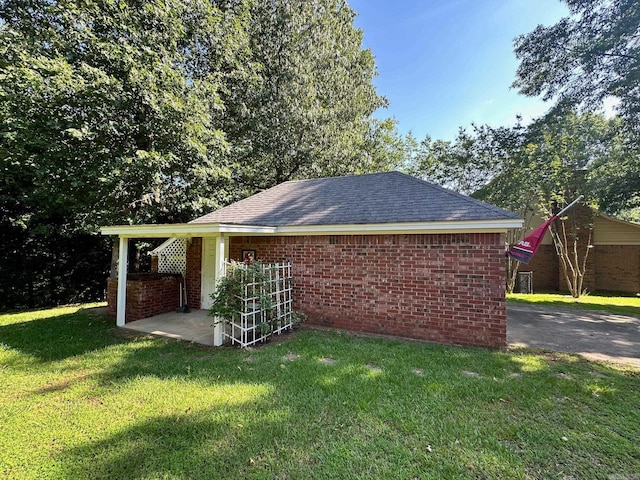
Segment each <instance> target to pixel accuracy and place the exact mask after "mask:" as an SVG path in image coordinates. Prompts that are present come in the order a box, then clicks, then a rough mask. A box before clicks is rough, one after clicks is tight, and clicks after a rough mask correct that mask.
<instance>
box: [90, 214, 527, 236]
mask: <svg viewBox="0 0 640 480" xmlns="http://www.w3.org/2000/svg"><path fill="white" fill-rule="evenodd" d="M523 222H524V221H523V220H522V219H519V218H508V219H493V220H464V221H444V222H411V223H371V224H345V225H285V226H282V227H271V226H264V225H235V224H227V223H176V224H162V225H116V226H111V227H102V228H101V229H100V232H101V233H102V234H103V235H119V236H121V237H124V238H166V237H194V236H216V235H219V234H221V233H228V234H238V235H349V234H369V235H371V234H385V233H386V234H393V233H491V232H504V231H506V230H508V229H511V228H520V227H522V224H523Z"/></svg>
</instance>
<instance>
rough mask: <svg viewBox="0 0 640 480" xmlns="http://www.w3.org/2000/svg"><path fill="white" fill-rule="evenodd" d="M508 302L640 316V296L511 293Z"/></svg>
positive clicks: (508, 295)
mask: <svg viewBox="0 0 640 480" xmlns="http://www.w3.org/2000/svg"><path fill="white" fill-rule="evenodd" d="M507 301H509V302H519V303H531V304H537V305H551V306H556V307H572V308H581V309H584V310H599V311H603V312H609V313H616V314H620V315H635V316H640V294H639V295H628V296H620V294H614V293H612V294H589V295H581V296H580V298H573V297H572V296H571V295H568V294H566V295H564V294H560V293H534V294H527V293H511V294H507Z"/></svg>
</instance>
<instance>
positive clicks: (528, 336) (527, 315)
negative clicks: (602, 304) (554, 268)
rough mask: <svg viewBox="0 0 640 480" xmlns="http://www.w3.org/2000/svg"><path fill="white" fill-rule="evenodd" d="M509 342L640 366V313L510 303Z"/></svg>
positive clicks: (508, 314) (508, 319)
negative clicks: (614, 312)
mask: <svg viewBox="0 0 640 480" xmlns="http://www.w3.org/2000/svg"><path fill="white" fill-rule="evenodd" d="M507 343H508V344H509V346H523V347H532V348H543V349H547V350H554V351H557V352H569V353H577V354H579V355H582V356H583V357H585V358H588V359H590V360H606V361H611V362H616V363H623V364H627V365H632V366H634V367H637V368H640V317H632V316H624V315H614V314H610V313H602V312H594V311H590V310H578V309H573V308H558V307H548V306H537V305H524V304H517V303H509V304H508V305H507Z"/></svg>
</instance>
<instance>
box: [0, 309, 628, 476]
mask: <svg viewBox="0 0 640 480" xmlns="http://www.w3.org/2000/svg"><path fill="white" fill-rule="evenodd" d="M0 378H1V379H2V388H1V389H0V452H1V453H0V478H11V479H21V478H34V479H35V478H37V479H43V478H55V479H61V478H64V479H69V478H82V479H84V478H99V479H107V478H118V479H125V478H126V479H134V478H135V479H143V478H144V479H147V478H172V479H174V478H177V479H187V478H225V479H229V478H230V479H233V478H238V479H240V478H264V479H271V478H290V479H304V478H318V479H325V478H328V479H330V478H335V479H350V478H366V479H377V478H398V479H412V478H421V479H427V478H433V479H446V478H452V479H458V478H469V479H472V478H473V479H478V478H487V479H493V478H504V479H519V478H520V479H524V478H541V479H542V478H544V479H553V478H557V479H567V478H580V479H590V478H593V479H607V478H638V475H639V474H640V444H639V443H638V438H640V408H639V406H640V372H638V371H637V370H633V369H631V368H622V367H614V366H612V365H607V364H601V363H594V362H587V361H585V360H582V359H579V358H578V357H575V356H569V355H551V354H546V355H545V354H539V353H532V352H528V351H524V350H519V351H515V352H508V353H505V352H499V351H491V350H485V349H477V348H456V347H443V346H438V345H429V344H424V343H418V342H404V341H393V340H385V339H377V338H365V337H359V336H355V335H348V334H340V333H334V332H323V331H315V330H310V329H304V328H303V329H301V330H300V331H298V332H297V333H296V334H294V335H289V336H287V339H286V341H284V342H281V343H271V344H269V345H267V346H266V347H263V348H259V349H255V350H251V351H241V350H237V349H232V348H222V349H211V348H202V347H196V346H193V345H189V344H186V343H180V342H176V341H171V340H166V339H158V338H151V337H140V336H138V337H136V336H133V335H126V334H124V333H123V331H122V330H118V329H115V328H114V326H113V322H112V321H110V320H107V319H106V318H104V317H103V316H102V315H101V314H100V313H99V311H96V309H91V308H78V307H75V308H71V307H69V308H59V309H51V310H41V311H37V312H26V313H18V314H4V315H2V314H0Z"/></svg>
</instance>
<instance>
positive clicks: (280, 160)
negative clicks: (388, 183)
mask: <svg viewBox="0 0 640 480" xmlns="http://www.w3.org/2000/svg"><path fill="white" fill-rule="evenodd" d="M354 16H355V13H354V11H353V10H352V9H351V8H350V7H349V6H348V5H347V3H346V2H345V1H343V0H317V1H313V2H309V1H306V0H268V1H255V2H254V3H253V4H252V7H251V9H250V19H249V23H248V35H249V49H248V50H247V52H246V58H245V59H244V60H243V63H244V64H245V65H250V66H251V69H252V72H251V73H252V74H251V75H248V76H245V77H243V78H241V79H239V81H238V82H236V83H235V84H230V85H228V90H227V91H226V92H225V94H224V95H223V101H224V104H225V106H226V109H227V110H226V112H227V114H226V115H225V121H224V127H223V128H224V130H225V132H226V133H227V138H228V140H229V142H230V144H231V158H232V160H233V167H232V175H233V176H232V178H233V181H234V182H239V183H240V184H241V185H242V186H244V189H243V191H241V192H238V193H239V194H240V195H246V194H249V193H254V192H255V191H256V190H260V189H264V188H268V187H271V186H273V185H275V184H278V183H280V182H283V181H287V180H291V179H297V178H309V177H319V176H333V175H342V174H350V173H361V172H365V171H373V170H378V169H388V168H389V166H387V165H385V164H383V163H386V162H382V163H381V162H380V161H379V158H376V155H377V153H378V152H379V151H378V150H377V148H378V147H376V145H378V146H379V140H380V135H384V133H383V132H384V131H385V130H387V131H389V125H388V124H385V123H377V122H376V121H375V120H373V118H372V114H373V112H374V111H375V110H377V109H378V108H380V107H383V106H385V104H386V100H385V99H384V98H382V97H380V96H379V95H378V94H377V93H376V91H375V88H374V86H373V83H372V80H373V78H374V76H375V75H376V70H375V62H374V59H373V55H372V54H371V52H370V51H369V50H368V49H363V48H362V32H361V31H360V30H358V29H356V28H355V27H354V26H353V19H354ZM391 130H393V128H392V129H391ZM376 136H377V138H376ZM368 148H369V150H368Z"/></svg>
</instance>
